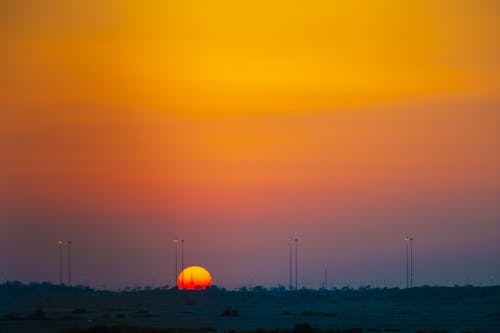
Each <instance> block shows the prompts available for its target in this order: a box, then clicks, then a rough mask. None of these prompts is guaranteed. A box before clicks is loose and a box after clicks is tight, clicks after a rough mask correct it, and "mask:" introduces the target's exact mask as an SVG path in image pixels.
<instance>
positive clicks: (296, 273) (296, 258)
mask: <svg viewBox="0 0 500 333" xmlns="http://www.w3.org/2000/svg"><path fill="white" fill-rule="evenodd" d="M298 242H299V239H298V238H295V290H298V280H299V268H298V260H299V259H298Z"/></svg>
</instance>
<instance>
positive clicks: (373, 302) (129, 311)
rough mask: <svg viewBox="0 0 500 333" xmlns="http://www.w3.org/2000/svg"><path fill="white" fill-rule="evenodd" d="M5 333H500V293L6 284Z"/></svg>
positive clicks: (1, 310)
mask: <svg viewBox="0 0 500 333" xmlns="http://www.w3.org/2000/svg"><path fill="white" fill-rule="evenodd" d="M0 332H1V333H11V332H12V333H14V332H16V333H17V332H67V333H69V332H82V333H83V332H89V333H90V332H109V333H115V332H126V333H135V332H144V333H145V332H151V333H159V332H163V333H188V332H195V333H196V332H236V333H237V332H244V333H254V332H255V333H361V332H449V333H455V332H457V333H459V332H490V333H495V332H500V287H481V288H479V287H455V288H444V287H419V288H413V289H409V290H399V289H363V290H336V291H312V290H303V291H298V292H287V291H284V290H274V291H264V290H262V289H258V290H255V291H223V290H216V289H215V290H207V291H197V292H188V291H178V290H148V291H144V290H143V291H131V292H103V291H94V290H90V289H88V288H64V287H57V286H53V285H47V284H42V285H40V284H38V285H29V286H26V285H20V284H13V283H7V284H3V285H1V286H0Z"/></svg>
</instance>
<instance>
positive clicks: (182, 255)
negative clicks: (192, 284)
mask: <svg viewBox="0 0 500 333" xmlns="http://www.w3.org/2000/svg"><path fill="white" fill-rule="evenodd" d="M181 275H182V277H181V280H182V286H183V287H184V239H182V240H181Z"/></svg>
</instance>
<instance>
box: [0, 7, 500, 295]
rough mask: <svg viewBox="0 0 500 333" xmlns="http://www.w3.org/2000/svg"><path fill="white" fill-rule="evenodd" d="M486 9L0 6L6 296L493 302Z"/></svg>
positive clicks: (0, 229)
mask: <svg viewBox="0 0 500 333" xmlns="http://www.w3.org/2000/svg"><path fill="white" fill-rule="evenodd" d="M499 32H500V2H498V1H494V0H456V1H451V0H449V1H447V0H442V1H430V0H429V1H399V0H392V1H391V0H387V1H375V0H373V1H368V0H366V1H356V0H334V1H320V0H318V1H290V0H287V1H248V2H246V1H241V2H240V1H236V2H235V1H191V0H183V1H125V0H124V1H111V0H110V1H68V0H61V1H55V0H47V1H29V0H25V1H14V0H12V1H9V0H6V1H2V2H0V45H1V46H0V49H1V51H0V73H1V74H0V279H3V280H5V279H17V280H22V281H41V280H43V281H58V252H57V248H56V241H57V240H58V239H66V240H68V239H69V240H72V241H73V244H74V247H73V259H74V261H73V280H74V281H75V282H76V283H88V284H91V285H92V286H106V287H112V288H116V287H123V286H126V285H136V284H140V285H146V284H148V285H151V284H153V285H161V284H166V283H170V284H171V283H172V282H173V279H174V272H173V267H174V266H173V265H174V264H173V244H172V239H174V238H176V237H180V238H183V239H185V240H186V243H185V244H186V250H185V253H186V264H188V265H191V264H197V265H202V266H204V267H206V268H207V269H208V270H210V271H211V273H212V275H213V277H214V282H215V284H218V285H222V286H225V287H230V288H232V287H238V286H241V285H248V284H262V285H266V286H276V285H278V284H287V282H288V237H289V236H290V235H293V236H296V237H298V238H299V239H300V241H299V252H300V253H299V263H300V267H299V280H300V281H299V284H301V283H304V285H306V286H308V287H319V285H320V284H321V283H322V281H323V271H324V268H325V267H326V268H328V272H329V279H330V282H331V283H332V284H334V285H336V286H342V285H346V284H349V285H353V286H357V285H360V284H376V285H384V284H386V285H391V286H392V285H401V284H402V283H403V281H404V263H405V261H404V260H405V243H404V241H403V237H404V236H405V235H407V234H410V235H413V236H414V237H415V242H414V244H415V283H416V284H417V285H419V284H455V283H458V284H464V283H475V284H492V283H495V284H498V283H499V280H500V265H499V263H498V256H499V254H500V242H499V241H498V239H499V236H500V171H499V170H500V154H499V152H500V148H499V147H500V132H499V124H500V33H499Z"/></svg>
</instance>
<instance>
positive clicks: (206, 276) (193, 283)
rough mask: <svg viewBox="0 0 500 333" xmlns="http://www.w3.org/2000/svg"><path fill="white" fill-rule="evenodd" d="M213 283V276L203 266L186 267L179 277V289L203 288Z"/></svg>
mask: <svg viewBox="0 0 500 333" xmlns="http://www.w3.org/2000/svg"><path fill="white" fill-rule="evenodd" d="M211 285H212V276H211V275H210V273H209V272H208V271H207V270H206V269H205V268H203V267H201V266H189V267H187V268H185V269H184V270H183V271H182V272H181V273H180V274H179V277H178V278H177V286H178V287H179V289H185V290H202V289H206V288H208V287H210V286H211Z"/></svg>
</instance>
